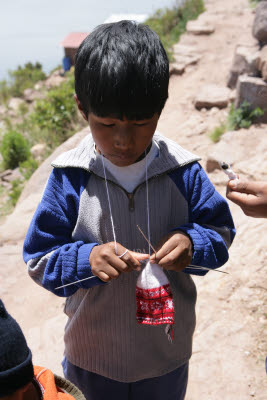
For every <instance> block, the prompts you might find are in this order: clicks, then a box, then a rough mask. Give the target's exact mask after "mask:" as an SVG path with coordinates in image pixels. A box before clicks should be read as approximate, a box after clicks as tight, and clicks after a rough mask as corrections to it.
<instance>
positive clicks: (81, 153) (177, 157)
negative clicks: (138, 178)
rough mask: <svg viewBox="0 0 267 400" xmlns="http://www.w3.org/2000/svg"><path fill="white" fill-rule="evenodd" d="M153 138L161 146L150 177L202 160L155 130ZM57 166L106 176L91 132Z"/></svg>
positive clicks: (109, 174)
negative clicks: (80, 169)
mask: <svg viewBox="0 0 267 400" xmlns="http://www.w3.org/2000/svg"><path fill="white" fill-rule="evenodd" d="M153 140H154V141H155V142H156V143H157V145H158V147H159V154H158V156H157V157H156V158H155V159H154V160H153V161H152V162H151V164H150V165H149V167H148V179H149V178H151V177H153V176H155V175H161V174H163V173H166V172H167V171H171V170H174V169H177V168H179V167H182V166H184V165H186V164H190V163H192V162H194V161H198V160H200V157H198V156H197V155H195V154H193V153H190V152H189V151H187V150H185V149H183V148H182V147H181V146H179V145H178V144H177V143H176V142H174V141H173V140H170V139H168V138H166V137H165V136H163V135H161V134H160V133H158V132H155V134H154V136H153ZM52 166H53V167H55V168H67V167H73V168H82V169H84V170H87V171H88V172H93V173H94V174H96V175H98V176H100V177H101V178H104V171H103V166H102V162H101V159H100V157H97V154H96V151H95V143H94V140H93V137H92V135H91V134H89V135H88V136H86V137H85V138H84V139H83V140H82V141H81V143H80V144H79V145H78V146H77V147H76V148H74V149H72V150H69V151H67V152H65V153H63V154H61V155H60V156H58V157H57V158H56V159H55V161H53V162H52ZM106 172H107V178H108V179H109V180H111V181H113V180H114V178H113V176H112V174H111V173H110V172H109V171H108V170H107V171H106Z"/></svg>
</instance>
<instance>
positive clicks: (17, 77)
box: [9, 62, 46, 97]
mask: <svg viewBox="0 0 267 400" xmlns="http://www.w3.org/2000/svg"><path fill="white" fill-rule="evenodd" d="M9 76H10V79H11V87H10V90H11V95H12V96H16V97H20V96H22V95H23V92H24V90H25V89H28V88H31V87H33V86H34V85H35V83H36V82H38V81H41V80H44V79H46V75H45V73H44V72H43V70H42V65H41V64H40V63H38V62H37V63H35V65H34V64H32V63H30V62H29V63H27V64H25V65H24V67H21V66H19V67H18V68H17V69H16V70H15V71H10V72H9Z"/></svg>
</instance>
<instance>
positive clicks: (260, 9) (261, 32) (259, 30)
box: [252, 1, 267, 45]
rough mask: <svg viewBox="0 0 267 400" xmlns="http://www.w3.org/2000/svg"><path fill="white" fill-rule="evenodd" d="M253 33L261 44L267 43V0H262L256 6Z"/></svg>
mask: <svg viewBox="0 0 267 400" xmlns="http://www.w3.org/2000/svg"><path fill="white" fill-rule="evenodd" d="M252 34H253V36H254V37H255V38H256V39H257V40H258V41H259V42H260V44H261V45H264V44H267V1H261V2H260V3H259V4H258V6H257V8H256V15H255V19H254V23H253V27H252Z"/></svg>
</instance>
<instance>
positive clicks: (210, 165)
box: [206, 155, 221, 173]
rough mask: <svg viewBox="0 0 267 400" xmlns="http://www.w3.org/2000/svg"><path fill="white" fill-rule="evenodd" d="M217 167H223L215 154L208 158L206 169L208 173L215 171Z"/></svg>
mask: <svg viewBox="0 0 267 400" xmlns="http://www.w3.org/2000/svg"><path fill="white" fill-rule="evenodd" d="M215 169H221V165H220V162H219V161H218V160H217V159H215V158H214V157H213V156H210V155H209V156H208V158H207V160H206V171H207V172H208V173H210V172H213V171H215Z"/></svg>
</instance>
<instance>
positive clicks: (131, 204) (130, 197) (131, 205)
mask: <svg viewBox="0 0 267 400" xmlns="http://www.w3.org/2000/svg"><path fill="white" fill-rule="evenodd" d="M196 161H197V160H196ZM186 164H189V163H184V164H180V165H179V166H178V167H174V168H170V169H169V170H167V171H164V172H162V173H160V174H156V175H153V176H151V177H150V178H148V180H147V181H148V182H149V181H151V180H152V179H155V178H158V177H160V176H163V175H166V174H168V173H170V172H172V171H175V170H176V169H178V168H180V167H183V166H184V165H186ZM83 169H85V170H86V171H88V172H89V173H90V174H93V175H95V176H97V177H98V178H100V179H102V180H103V181H105V178H103V177H102V176H100V175H98V174H96V173H95V172H93V171H91V170H88V169H87V168H83ZM107 182H109V183H111V184H112V185H115V186H117V187H118V188H120V189H121V190H122V191H123V192H124V193H125V194H126V196H127V197H128V200H129V211H131V212H133V211H134V209H135V203H134V195H135V193H136V191H137V190H138V189H139V188H140V187H141V186H142V185H144V184H145V183H146V181H144V182H141V183H140V184H139V185H138V186H136V188H135V189H134V191H133V192H132V193H129V192H127V190H126V189H124V188H123V187H122V186H121V185H119V184H118V183H116V182H113V181H111V180H110V179H107Z"/></svg>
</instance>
